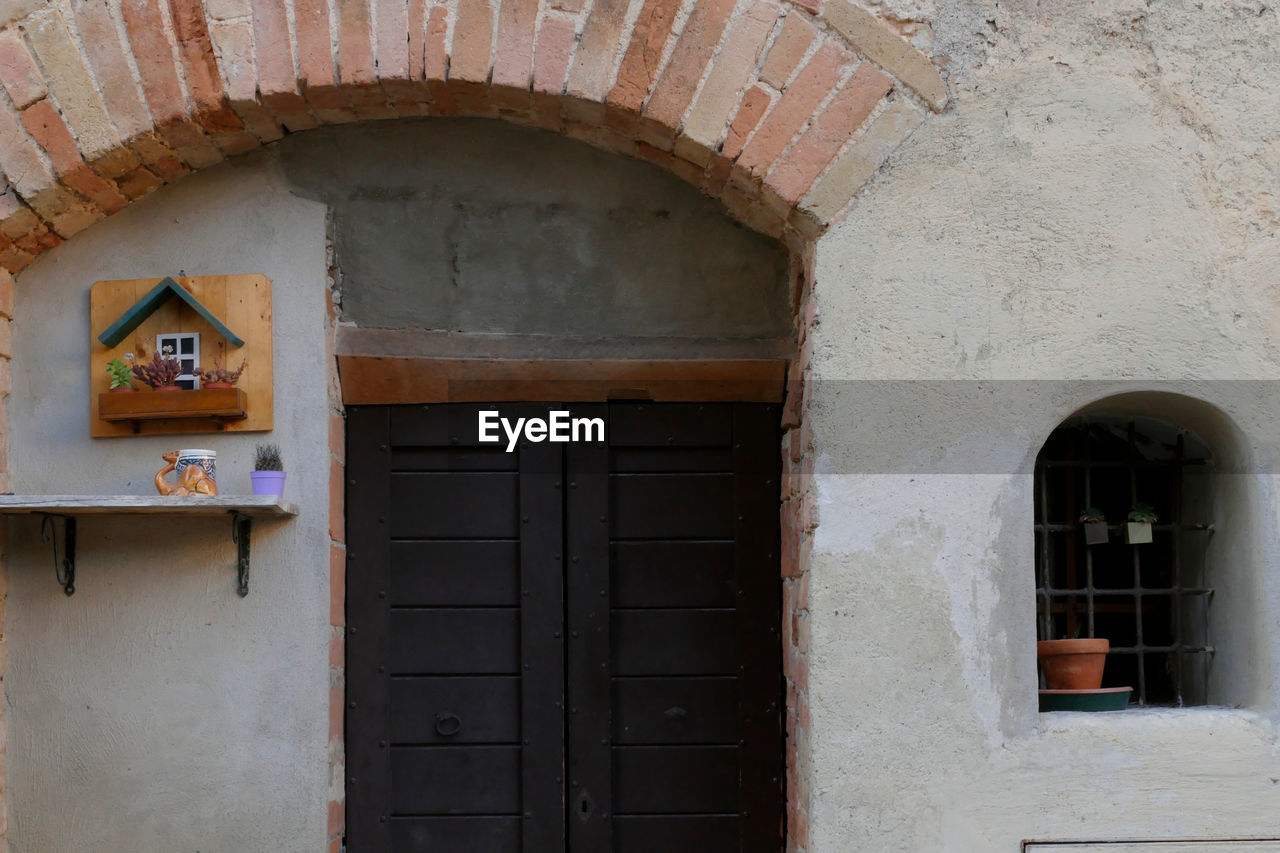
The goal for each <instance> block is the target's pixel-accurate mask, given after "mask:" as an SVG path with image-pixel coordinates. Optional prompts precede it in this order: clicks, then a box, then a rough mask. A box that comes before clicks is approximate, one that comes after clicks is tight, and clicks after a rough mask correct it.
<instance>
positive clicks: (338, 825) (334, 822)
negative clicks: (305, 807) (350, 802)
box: [329, 800, 346, 838]
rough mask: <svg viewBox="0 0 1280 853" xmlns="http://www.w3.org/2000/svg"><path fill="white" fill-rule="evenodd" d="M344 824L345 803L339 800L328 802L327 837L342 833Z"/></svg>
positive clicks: (335, 836)
mask: <svg viewBox="0 0 1280 853" xmlns="http://www.w3.org/2000/svg"><path fill="white" fill-rule="evenodd" d="M345 826H346V809H345V804H344V803H343V802H342V801H341V800H339V801H337V802H333V801H330V803H329V837H330V838H337V837H338V836H340V835H342V832H343V829H344V828H345Z"/></svg>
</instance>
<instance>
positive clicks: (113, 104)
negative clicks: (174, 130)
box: [74, 3, 151, 139]
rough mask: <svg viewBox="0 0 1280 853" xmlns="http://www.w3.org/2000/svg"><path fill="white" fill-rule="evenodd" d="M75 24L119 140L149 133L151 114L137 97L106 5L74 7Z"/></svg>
mask: <svg viewBox="0 0 1280 853" xmlns="http://www.w3.org/2000/svg"><path fill="white" fill-rule="evenodd" d="M74 5H75V23H76V28H77V29H78V30H79V31H80V43H81V45H82V46H83V50H84V55H85V59H87V60H88V62H89V65H90V66H91V67H92V68H93V71H94V73H95V74H96V75H97V78H98V83H99V91H101V92H102V100H103V102H104V103H105V104H106V107H107V114H108V115H109V116H110V117H111V121H112V123H113V124H114V125H115V126H116V130H117V131H118V132H119V133H120V137H121V138H122V139H131V138H133V137H135V136H137V135H139V134H143V133H146V132H147V131H149V130H150V129H151V114H150V112H148V110H147V107H146V105H145V104H143V102H142V98H141V96H140V95H139V94H138V84H137V81H135V80H134V78H133V70H132V69H131V68H130V67H129V60H128V59H127V58H126V56H125V50H126V48H125V46H124V45H123V44H121V42H120V36H119V33H118V32H117V31H116V25H115V21H114V20H112V17H111V11H110V9H109V8H108V6H107V4H106V3H77V4H74Z"/></svg>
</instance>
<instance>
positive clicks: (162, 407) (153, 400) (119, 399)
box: [98, 388, 247, 432]
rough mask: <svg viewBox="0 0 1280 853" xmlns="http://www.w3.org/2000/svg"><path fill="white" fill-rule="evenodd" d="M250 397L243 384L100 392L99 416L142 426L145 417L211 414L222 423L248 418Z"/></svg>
mask: <svg viewBox="0 0 1280 853" xmlns="http://www.w3.org/2000/svg"><path fill="white" fill-rule="evenodd" d="M245 406H246V397H245V393H244V391H242V390H241V389H239V388H201V389H199V390H195V391H135V392H133V393H132V394H128V393H125V394H119V393H116V394H113V393H111V392H109V391H108V392H106V393H104V394H99V395H98V417H99V418H101V419H102V420H104V421H107V422H109V423H118V422H121V421H124V422H129V423H132V424H133V431H134V432H138V431H139V430H140V429H141V426H140V424H141V422H142V421H161V420H174V419H177V418H183V419H187V418H207V419H209V420H212V421H213V422H214V423H215V424H217V425H218V426H219V427H222V426H224V425H225V424H226V422H227V421H239V420H244V419H245V417H247V412H246V409H245Z"/></svg>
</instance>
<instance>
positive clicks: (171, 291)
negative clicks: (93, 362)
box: [98, 278, 244, 347]
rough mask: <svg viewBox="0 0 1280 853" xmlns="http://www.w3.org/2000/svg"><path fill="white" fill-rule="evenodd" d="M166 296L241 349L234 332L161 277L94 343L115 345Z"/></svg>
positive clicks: (241, 341)
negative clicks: (189, 308)
mask: <svg viewBox="0 0 1280 853" xmlns="http://www.w3.org/2000/svg"><path fill="white" fill-rule="evenodd" d="M170 296H176V297H178V298H179V299H181V300H182V301H183V302H185V303H187V305H189V306H190V307H191V309H192V310H193V311H195V312H196V313H197V314H199V315H200V316H201V317H202V318H204V320H205V322H207V323H208V324H209V325H210V326H213V328H214V330H215V331H216V332H217V333H218V334H220V335H222V336H223V337H224V338H226V339H227V340H228V341H230V342H231V344H232V345H233V346H237V347H242V346H244V341H243V340H242V339H241V338H240V336H239V335H237V334H236V333H235V332H233V331H231V330H230V329H228V328H227V327H226V326H224V325H222V321H221V320H219V319H218V318H217V317H215V316H213V312H212V311H210V310H209V309H208V308H205V307H204V306H203V305H201V304H200V300H198V299H196V298H195V297H194V296H192V295H191V293H190V291H188V290H187V289H186V288H185V287H183V286H182V285H180V284H178V283H177V282H176V281H174V280H173V279H172V278H165V279H164V280H163V281H161V282H160V283H159V284H157V285H156V286H155V287H153V288H151V290H150V291H148V292H147V295H146V296H144V297H142V298H141V299H139V300H138V301H137V302H135V303H133V306H132V307H131V308H130V309H129V310H128V311H126V312H124V313H123V314H121V315H120V319H119V320H116V321H115V322H114V323H112V324H111V325H110V326H109V327H107V330H106V331H105V332H103V333H102V334H101V335H98V340H100V341H102V343H103V344H105V345H106V346H109V347H113V346H116V345H117V344H119V343H120V342H121V341H123V340H124V339H125V338H126V337H128V336H129V333H130V332H132V331H133V330H134V329H136V328H138V326H140V325H142V321H143V320H145V319H147V318H148V317H150V316H151V315H152V314H153V313H155V310H156V309H157V308H159V307H160V306H161V305H163V304H164V303H165V301H166V300H167V299H168V298H169V297H170Z"/></svg>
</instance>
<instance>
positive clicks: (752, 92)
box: [720, 86, 773, 160]
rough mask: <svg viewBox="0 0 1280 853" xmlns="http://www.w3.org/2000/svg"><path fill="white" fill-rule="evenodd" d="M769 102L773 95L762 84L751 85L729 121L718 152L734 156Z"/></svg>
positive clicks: (726, 155)
mask: <svg viewBox="0 0 1280 853" xmlns="http://www.w3.org/2000/svg"><path fill="white" fill-rule="evenodd" d="M771 103H773V97H772V96H771V95H770V94H769V92H768V90H766V89H765V88H764V87H763V86H752V87H751V88H750V89H748V90H747V93H746V94H745V95H743V96H742V104H741V105H740V106H739V107H738V114H737V115H735V116H734V117H733V121H732V122H730V123H729V132H728V134H727V135H726V136H725V139H724V145H722V146H721V148H720V153H721V154H723V155H724V156H725V157H726V158H727V159H729V160H733V159H734V158H736V157H737V156H738V154H739V153H741V151H742V147H743V146H744V145H746V143H747V139H748V138H749V137H750V136H751V131H753V130H755V129H756V125H757V124H759V123H760V119H761V118H762V117H763V116H764V114H765V111H766V110H768V109H769V105H770V104H771Z"/></svg>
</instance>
